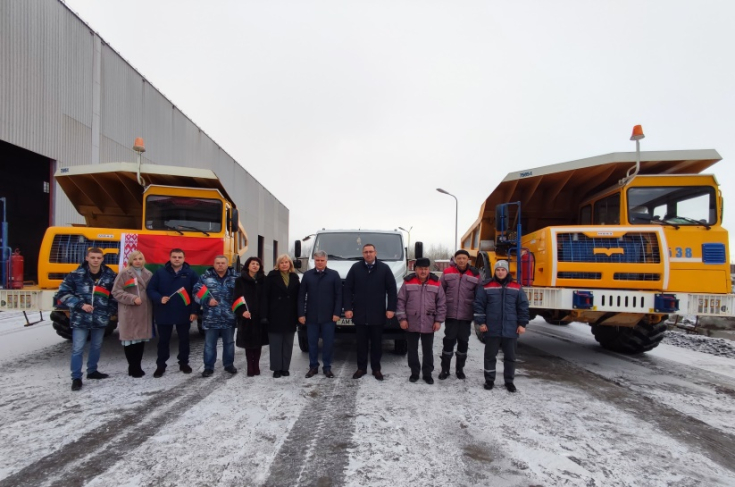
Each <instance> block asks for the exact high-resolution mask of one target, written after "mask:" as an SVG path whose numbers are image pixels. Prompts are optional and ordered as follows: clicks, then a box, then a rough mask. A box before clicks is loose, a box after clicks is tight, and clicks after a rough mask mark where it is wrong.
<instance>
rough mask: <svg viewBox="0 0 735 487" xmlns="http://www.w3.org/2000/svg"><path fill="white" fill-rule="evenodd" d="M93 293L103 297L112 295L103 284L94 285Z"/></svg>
mask: <svg viewBox="0 0 735 487" xmlns="http://www.w3.org/2000/svg"><path fill="white" fill-rule="evenodd" d="M93 294H94V295H95V296H100V297H103V298H109V297H110V291H108V290H107V289H105V288H103V287H102V286H95V287H94V291H93Z"/></svg>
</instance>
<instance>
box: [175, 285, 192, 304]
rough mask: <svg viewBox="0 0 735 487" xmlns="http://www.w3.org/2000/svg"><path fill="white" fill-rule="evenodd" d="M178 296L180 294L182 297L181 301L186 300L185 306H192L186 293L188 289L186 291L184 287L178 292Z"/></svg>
mask: <svg viewBox="0 0 735 487" xmlns="http://www.w3.org/2000/svg"><path fill="white" fill-rule="evenodd" d="M176 294H178V295H179V296H181V299H183V300H184V304H185V305H187V306H189V305H190V304H191V298H190V297H189V293H188V292H186V289H184V288H183V287H182V288H181V289H179V290H178V291H176Z"/></svg>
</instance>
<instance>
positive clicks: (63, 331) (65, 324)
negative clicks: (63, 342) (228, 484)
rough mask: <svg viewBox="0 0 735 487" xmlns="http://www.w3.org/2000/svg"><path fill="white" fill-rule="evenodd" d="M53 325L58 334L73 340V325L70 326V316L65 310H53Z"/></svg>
mask: <svg viewBox="0 0 735 487" xmlns="http://www.w3.org/2000/svg"><path fill="white" fill-rule="evenodd" d="M51 326H53V327H54V330H56V334H57V335H59V336H60V337H61V338H65V339H67V340H71V326H69V317H68V316H66V313H64V312H63V311H52V312H51Z"/></svg>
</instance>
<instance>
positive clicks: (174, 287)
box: [146, 249, 199, 378]
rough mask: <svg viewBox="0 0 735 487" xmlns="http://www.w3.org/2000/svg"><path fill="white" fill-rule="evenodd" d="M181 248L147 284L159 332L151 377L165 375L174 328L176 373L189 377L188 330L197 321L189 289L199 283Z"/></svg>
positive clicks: (195, 305)
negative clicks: (177, 362) (176, 343)
mask: <svg viewBox="0 0 735 487" xmlns="http://www.w3.org/2000/svg"><path fill="white" fill-rule="evenodd" d="M185 259H186V254H185V253H184V251H183V250H181V249H171V251H170V252H169V261H168V262H166V265H164V266H163V267H161V268H159V269H158V270H157V271H156V272H155V273H154V274H153V277H152V278H151V282H149V283H148V289H147V291H146V292H147V294H148V297H149V298H150V299H151V301H152V302H153V306H154V308H153V309H154V311H153V316H154V318H155V320H156V328H157V329H158V358H157V359H156V371H155V372H154V373H153V377H156V378H159V377H162V376H163V374H164V373H166V361H167V360H168V358H169V356H170V348H169V347H170V345H169V344H170V343H171V335H172V334H173V329H174V328H176V333H177V334H178V335H179V355H178V356H177V357H176V358H177V359H178V361H179V370H180V371H181V372H183V373H185V374H191V366H190V365H189V329H190V328H191V322H192V321H194V320H195V319H197V313H198V312H199V304H197V303H196V302H194V299H192V297H193V296H194V294H193V292H192V290H193V289H194V285H195V284H196V283H197V281H199V276H198V275H197V273H196V272H195V271H194V269H192V268H191V267H189V264H187V263H186V262H185Z"/></svg>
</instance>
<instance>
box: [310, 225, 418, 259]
mask: <svg viewBox="0 0 735 487" xmlns="http://www.w3.org/2000/svg"><path fill="white" fill-rule="evenodd" d="M365 244H373V245H375V250H376V251H377V252H378V259H380V260H386V261H391V260H392V261H398V260H403V258H404V257H403V240H402V239H401V236H400V235H397V234H394V233H371V232H334V233H332V232H330V233H320V234H319V235H317V237H316V241H315V242H314V249H313V251H314V252H316V251H317V250H323V251H325V252H326V253H327V254H328V255H329V260H360V259H362V247H363V245H365Z"/></svg>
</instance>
